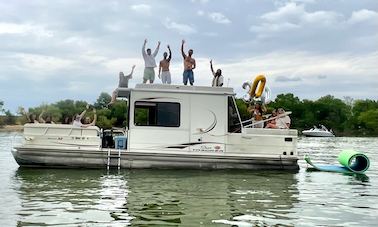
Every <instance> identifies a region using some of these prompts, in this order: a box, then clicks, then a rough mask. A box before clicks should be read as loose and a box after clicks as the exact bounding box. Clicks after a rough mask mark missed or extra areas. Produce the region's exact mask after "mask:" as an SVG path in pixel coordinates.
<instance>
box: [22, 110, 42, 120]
mask: <svg viewBox="0 0 378 227" xmlns="http://www.w3.org/2000/svg"><path fill="white" fill-rule="evenodd" d="M21 113H22V114H23V115H24V116H25V117H26V120H27V123H32V124H34V123H35V124H37V123H39V122H38V120H37V115H35V114H34V113H27V112H26V111H25V109H24V108H23V107H21Z"/></svg>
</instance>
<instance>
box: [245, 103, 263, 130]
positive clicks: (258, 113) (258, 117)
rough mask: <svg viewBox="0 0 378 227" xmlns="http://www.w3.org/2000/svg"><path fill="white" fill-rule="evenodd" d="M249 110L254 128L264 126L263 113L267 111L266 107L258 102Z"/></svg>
mask: <svg viewBox="0 0 378 227" xmlns="http://www.w3.org/2000/svg"><path fill="white" fill-rule="evenodd" d="M248 111H249V112H250V113H251V115H252V123H253V128H263V127H264V122H263V113H264V112H265V108H263V107H262V104H261V103H260V102H256V103H255V105H254V106H249V107H248Z"/></svg>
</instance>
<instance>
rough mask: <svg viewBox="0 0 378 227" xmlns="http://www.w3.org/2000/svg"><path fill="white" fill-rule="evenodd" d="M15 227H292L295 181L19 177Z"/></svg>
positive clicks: (42, 173) (242, 176) (32, 173)
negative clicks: (233, 225)
mask: <svg viewBox="0 0 378 227" xmlns="http://www.w3.org/2000/svg"><path fill="white" fill-rule="evenodd" d="M14 180H15V181H17V183H15V184H14V185H18V188H17V189H16V190H17V191H18V192H19V197H20V201H21V209H20V210H19V212H18V217H19V220H18V225H22V226H23V225H58V224H59V225H73V226H77V225H81V224H90V225H91V226H93V225H94V226H96V225H97V226H103V225H106V226H110V225H112V226H113V225H114V226H119V225H121V226H122V225H123V226H125V225H130V224H131V225H133V226H147V225H161V226H177V225H184V226H188V225H191V226H199V225H219V224H220V223H224V224H225V223H227V221H231V220H232V221H234V222H235V221H236V222H237V223H239V224H240V223H243V222H248V223H252V224H267V225H271V224H277V223H281V224H285V223H287V224H293V222H292V219H291V218H289V217H288V216H287V214H288V213H289V212H290V209H292V208H293V204H295V203H297V202H298V201H297V197H298V191H297V186H296V184H297V180H296V178H295V174H294V173H278V172H260V173H259V172H257V173H250V172H247V171H244V172H243V171H242V172H240V171H238V172H237V171H195V170H189V171H188V170H131V171H126V170H125V171H122V172H121V173H120V174H109V175H106V174H104V172H103V171H101V170H70V169H55V170H54V169H21V168H20V169H18V170H17V172H16V176H15V179H14Z"/></svg>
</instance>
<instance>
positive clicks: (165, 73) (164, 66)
mask: <svg viewBox="0 0 378 227" xmlns="http://www.w3.org/2000/svg"><path fill="white" fill-rule="evenodd" d="M167 48H168V51H169V57H168V58H167V56H168V54H167V52H164V54H163V57H164V59H163V60H161V61H160V64H159V78H161V82H163V84H171V73H170V72H169V63H170V62H171V58H172V51H171V48H170V47H169V45H168V46H167Z"/></svg>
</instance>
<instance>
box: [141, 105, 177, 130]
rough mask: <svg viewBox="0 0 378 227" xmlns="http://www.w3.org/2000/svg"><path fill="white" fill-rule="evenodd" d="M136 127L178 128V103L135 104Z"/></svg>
mask: <svg viewBox="0 0 378 227" xmlns="http://www.w3.org/2000/svg"><path fill="white" fill-rule="evenodd" d="M134 124H135V125H137V126H159V127H180V103H172V102H135V110H134Z"/></svg>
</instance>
